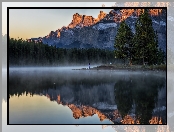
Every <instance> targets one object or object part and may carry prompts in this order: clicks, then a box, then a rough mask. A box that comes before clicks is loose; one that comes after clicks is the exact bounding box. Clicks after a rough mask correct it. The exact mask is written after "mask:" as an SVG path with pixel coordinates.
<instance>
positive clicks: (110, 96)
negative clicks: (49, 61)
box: [9, 71, 166, 124]
mask: <svg viewBox="0 0 174 132" xmlns="http://www.w3.org/2000/svg"><path fill="white" fill-rule="evenodd" d="M165 80H166V78H165V74H161V73H159V74H156V73H154V74H152V73H146V74H144V75H142V74H141V73H135V72H130V73H129V72H125V73H124V74H123V73H119V72H118V73H117V74H115V73H111V72H98V71H97V72H95V71H92V72H88V71H74V72H70V73H69V72H63V73H62V72H55V71H52V72H48V71H47V72H38V71H34V73H33V72H27V71H25V72H24V71H23V72H20V71H18V72H10V78H9V98H10V100H11V101H10V104H9V106H12V105H13V106H15V103H16V104H17V103H18V105H21V106H22V104H19V100H22V98H20V97H23V96H31V97H32V98H35V95H37V96H44V97H47V98H48V99H49V100H50V101H51V102H57V103H58V105H61V106H62V107H64V106H66V107H67V108H68V109H69V110H70V111H71V115H69V114H67V115H66V114H65V116H67V117H66V119H68V117H69V116H72V117H73V118H74V120H79V119H83V118H85V119H88V118H89V117H94V116H95V115H97V117H98V119H99V120H100V121H101V123H103V121H106V120H108V121H110V122H105V124H109V123H114V124H131V123H137V124H138V123H140V124H149V123H154V124H159V123H163V124H166V114H165V113H166V109H165V107H166V92H165V91H166V86H165V85H166V81H165ZM16 96H18V97H19V98H18V100H17V101H16V102H14V101H13V102H12V100H15V97H16ZM33 103H35V102H33ZM44 105H46V106H49V104H48V103H45V104H44ZM163 107H164V109H163V110H161V108H163ZM20 108H21V110H19V111H22V107H20ZM52 109H56V108H55V107H53V108H52ZM36 110H37V109H35V111H29V110H25V111H26V112H27V113H30V114H33V112H36ZM69 110H67V109H66V110H65V113H66V111H69ZM10 112H11V114H10V118H13V116H14V115H15V114H17V113H15V112H14V111H13V109H10ZM44 112H45V113H44V114H45V118H44V117H43V119H45V120H46V117H47V116H46V115H48V114H49V113H50V112H51V111H50V110H48V111H44ZM19 116H20V115H19ZM95 117H96V116H95ZM21 118H22V117H21ZM58 118H62V117H58ZM153 118H154V119H153ZM157 118H159V121H160V122H159V121H156V122H155V120H157ZM151 119H152V121H150V120H151ZM23 120H25V118H24V117H23ZM88 121H89V120H88ZM67 122H68V121H67ZM72 122H73V121H72ZM85 122H87V120H86V121H85ZM12 123H13V122H12ZM31 123H32V122H31ZM39 123H40V122H39V120H38V124H39ZM52 123H53V124H54V123H55V122H52ZM81 123H82V124H83V123H84V122H83V121H82V122H81ZM90 123H91V122H88V124H90ZM97 123H99V122H97ZM65 124H66V121H65ZM67 124H68V123H67Z"/></svg>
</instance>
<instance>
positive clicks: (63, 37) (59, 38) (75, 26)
mask: <svg viewBox="0 0 174 132" xmlns="http://www.w3.org/2000/svg"><path fill="white" fill-rule="evenodd" d="M142 11H144V10H143V9H115V10H114V9H113V10H111V11H110V12H109V13H108V14H107V13H105V12H103V11H100V13H99V15H98V17H97V18H94V17H92V16H86V15H80V14H78V13H75V14H74V15H73V18H72V21H71V22H70V24H69V25H68V26H63V27H62V28H61V29H57V30H56V31H51V32H50V33H49V34H48V35H47V36H45V37H38V38H31V39H28V41H29V42H31V41H35V42H36V43H37V42H43V43H44V44H48V45H53V46H56V47H59V48H101V49H111V50H113V49H114V46H113V45H114V38H115V36H116V34H117V29H118V27H119V24H120V22H121V21H123V20H125V21H126V23H127V24H128V25H129V26H130V27H131V29H132V31H133V32H135V22H136V20H137V18H138V17H139V15H140V14H141V12H142ZM149 14H150V16H151V18H152V22H153V27H154V30H157V33H158V36H159V37H158V40H159V47H160V48H161V49H162V50H163V51H165V52H166V21H167V20H166V11H165V10H162V9H149ZM67 38H68V39H67Z"/></svg>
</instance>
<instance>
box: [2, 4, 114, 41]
mask: <svg viewBox="0 0 174 132" xmlns="http://www.w3.org/2000/svg"><path fill="white" fill-rule="evenodd" d="M102 4H105V6H107V7H111V6H113V5H114V4H115V2H34V4H33V2H10V3H7V2H2V34H6V33H7V7H92V6H93V7H102ZM94 10H95V11H93V10H91V9H86V10H82V9H81V10H80V9H78V10H64V11H63V9H61V10H59V9H58V10H51V9H49V10H48V9H47V10H33V9H28V10H27V9H25V10H24V9H23V10H22V9H20V10H17V9H13V10H11V11H10V12H9V29H10V32H9V33H10V34H9V35H10V36H11V37H15V38H17V37H19V38H23V39H26V38H31V37H40V36H41V37H43V36H46V35H48V33H49V32H50V31H52V30H53V31H55V30H57V29H58V28H61V27H62V26H67V25H68V24H69V23H70V22H71V21H72V15H73V14H75V13H79V14H82V15H90V16H93V17H95V18H96V17H97V16H98V14H99V12H100V9H94ZM103 11H104V12H106V13H108V12H109V10H108V9H106V10H103Z"/></svg>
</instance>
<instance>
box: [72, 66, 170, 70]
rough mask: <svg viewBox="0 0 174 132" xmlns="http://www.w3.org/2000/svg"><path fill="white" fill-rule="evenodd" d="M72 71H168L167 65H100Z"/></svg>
mask: <svg viewBox="0 0 174 132" xmlns="http://www.w3.org/2000/svg"><path fill="white" fill-rule="evenodd" d="M72 70H112V71H115V70H127V71H164V72H166V71H167V66H166V65H154V66H147V65H145V66H143V65H132V66H129V65H128V66H125V65H100V66H97V67H93V68H90V69H89V68H81V69H72Z"/></svg>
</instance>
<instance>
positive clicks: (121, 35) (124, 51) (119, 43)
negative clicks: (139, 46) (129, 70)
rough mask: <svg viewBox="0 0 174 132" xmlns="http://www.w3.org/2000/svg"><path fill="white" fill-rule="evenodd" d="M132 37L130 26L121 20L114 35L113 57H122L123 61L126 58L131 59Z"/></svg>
mask: <svg viewBox="0 0 174 132" xmlns="http://www.w3.org/2000/svg"><path fill="white" fill-rule="evenodd" d="M132 38H133V33H132V31H131V28H130V27H129V26H128V25H127V24H126V22H125V21H122V22H121V23H120V27H119V29H118V32H117V35H116V37H115V44H114V48H115V58H118V59H123V60H124V62H125V60H126V59H129V60H130V62H131V61H132V55H133V54H132Z"/></svg>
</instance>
